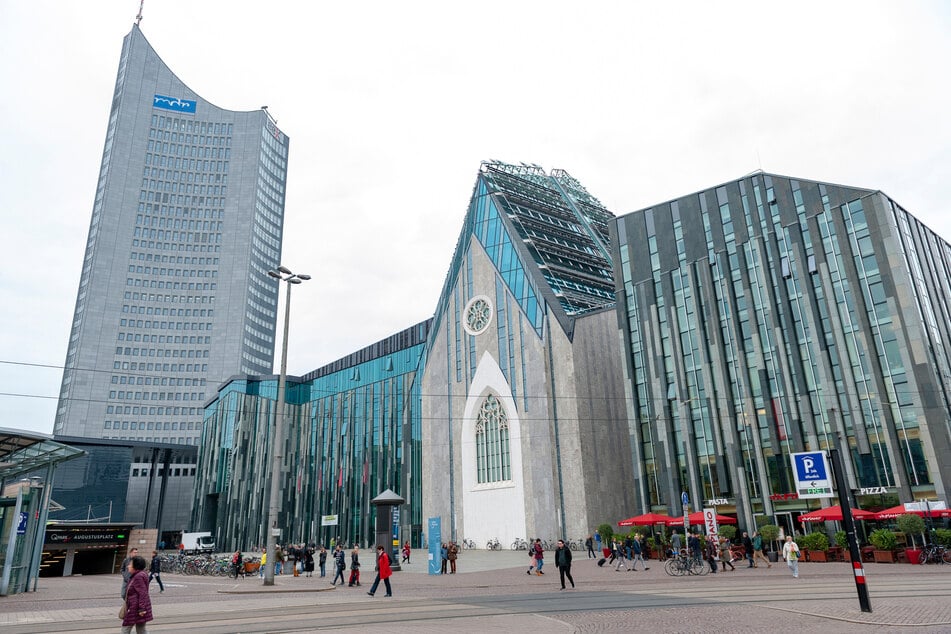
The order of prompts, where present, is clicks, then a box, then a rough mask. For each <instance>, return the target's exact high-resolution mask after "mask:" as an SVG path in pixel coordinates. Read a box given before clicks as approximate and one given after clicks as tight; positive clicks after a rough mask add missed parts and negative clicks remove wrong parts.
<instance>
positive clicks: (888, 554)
mask: <svg viewBox="0 0 951 634" xmlns="http://www.w3.org/2000/svg"><path fill="white" fill-rule="evenodd" d="M872 556H873V557H874V560H873V561H874V562H875V563H877V564H893V563H895V551H893V550H873V551H872Z"/></svg>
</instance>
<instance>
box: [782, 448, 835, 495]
mask: <svg viewBox="0 0 951 634" xmlns="http://www.w3.org/2000/svg"><path fill="white" fill-rule="evenodd" d="M790 459H791V460H792V467H793V477H795V479H796V493H798V494H799V499H800V500H804V499H813V498H831V497H833V493H832V470H831V469H830V468H829V458H828V456H827V455H826V452H824V451H806V452H802V453H794V454H790Z"/></svg>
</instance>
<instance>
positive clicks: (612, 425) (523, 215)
mask: <svg viewBox="0 0 951 634" xmlns="http://www.w3.org/2000/svg"><path fill="white" fill-rule="evenodd" d="M613 219H614V216H613V214H611V212H609V211H608V210H607V209H605V208H604V206H603V205H602V204H601V203H600V202H599V201H598V200H597V199H596V198H595V197H594V196H592V195H591V194H589V193H588V192H587V191H586V190H585V189H584V187H582V185H581V184H580V183H579V182H578V181H577V180H575V179H574V178H572V177H571V176H570V175H569V174H567V173H566V172H564V171H562V170H554V171H552V172H551V173H550V174H549V173H546V172H545V171H544V170H543V169H542V168H540V167H538V166H534V165H524V164H522V165H509V164H505V163H499V162H487V163H483V164H482V166H481V169H480V171H479V173H478V176H477V178H476V183H475V187H474V190H473V193H472V197H471V199H470V202H469V207H468V213H467V214H466V216H465V218H464V221H463V226H462V231H461V233H460V236H459V240H458V242H457V246H456V250H455V254H454V255H453V258H452V260H451V265H450V269H449V273H448V275H447V277H446V281H445V284H444V286H443V291H442V294H441V295H440V297H439V300H438V302H437V306H436V312H435V316H434V321H433V327H432V331H431V333H430V336H429V339H428V341H427V342H426V350H425V356H424V366H423V368H422V370H421V375H420V378H419V381H420V383H421V390H420V392H421V394H422V421H423V426H422V428H423V435H422V442H423V447H424V448H425V451H424V454H423V470H422V473H423V487H422V493H423V512H424V515H425V517H427V518H430V517H438V518H440V523H441V530H442V535H443V536H444V537H443V539H456V540H459V539H462V538H466V539H472V540H474V541H475V542H476V545H477V546H479V547H484V546H485V543H486V541H487V540H489V539H499V540H501V541H502V543H504V544H505V545H506V546H508V544H509V543H511V542H512V541H513V540H514V539H515V538H523V539H524V538H527V537H532V536H535V537H541V538H544V539H556V538H565V537H570V538H572V539H577V538H579V537H581V536H583V535H588V534H590V533H591V531H592V530H593V529H594V528H595V527H596V526H597V525H598V524H600V523H604V522H608V523H614V522H616V521H618V520H619V519H620V518H622V517H627V516H628V515H625V513H627V514H630V513H631V511H632V504H633V495H632V490H631V487H630V482H631V477H632V467H631V452H630V445H629V443H628V433H627V409H626V406H625V403H626V401H625V384H626V382H625V380H624V374H623V365H622V360H621V355H620V350H619V344H618V322H617V318H616V315H615V310H614V308H615V291H614V279H613V270H612V263H611V258H610V247H609V225H610V223H611V221H612V220H613Z"/></svg>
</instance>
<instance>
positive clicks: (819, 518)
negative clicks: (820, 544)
mask: <svg viewBox="0 0 951 634" xmlns="http://www.w3.org/2000/svg"><path fill="white" fill-rule="evenodd" d="M852 517H853V518H855V519H857V520H874V519H876V517H875V513H872V512H871V511H863V510H862V509H852ZM833 520H835V521H839V522H841V521H842V507H841V506H839V505H838V504H836V505H835V506H828V507H826V508H824V509H819V510H818V511H812V512H810V513H806V514H805V515H800V516H799V521H800V522H831V521H833Z"/></svg>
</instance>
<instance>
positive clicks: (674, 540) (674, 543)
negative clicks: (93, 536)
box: [670, 528, 683, 555]
mask: <svg viewBox="0 0 951 634" xmlns="http://www.w3.org/2000/svg"><path fill="white" fill-rule="evenodd" d="M681 548H683V542H682V541H681V540H680V533H678V532H677V529H676V528H675V529H674V532H673V534H671V536H670V550H671V552H672V553H673V554H674V555H679V554H680V549H681Z"/></svg>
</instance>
